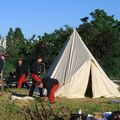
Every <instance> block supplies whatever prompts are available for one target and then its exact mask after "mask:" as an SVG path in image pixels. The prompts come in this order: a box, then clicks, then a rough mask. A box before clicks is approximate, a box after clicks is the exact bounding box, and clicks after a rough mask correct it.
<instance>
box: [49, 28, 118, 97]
mask: <svg viewBox="0 0 120 120" xmlns="http://www.w3.org/2000/svg"><path fill="white" fill-rule="evenodd" d="M48 75H49V76H50V77H51V78H56V79H58V80H59V81H60V83H61V86H60V88H59V89H58V91H57V92H56V96H59V97H67V98H84V97H85V96H90V97H93V98H97V97H120V93H119V91H118V89H117V88H118V86H117V85H116V84H115V83H113V82H112V81H111V80H110V79H109V78H108V77H107V75H106V74H105V72H104V71H103V70H102V68H101V67H100V65H99V64H98V62H97V61H96V60H95V58H94V57H93V56H92V54H91V53H90V51H89V50H88V48H87V47H86V45H85V44H84V42H83V41H82V39H81V37H80V36H79V34H78V33H77V31H76V30H74V31H73V33H72V35H71V36H70V39H69V41H68V42H67V43H66V44H65V45H64V47H63V49H62V51H61V53H60V54H59V55H58V57H57V59H56V60H55V62H54V63H53V65H52V66H51V68H50V69H49V71H48Z"/></svg>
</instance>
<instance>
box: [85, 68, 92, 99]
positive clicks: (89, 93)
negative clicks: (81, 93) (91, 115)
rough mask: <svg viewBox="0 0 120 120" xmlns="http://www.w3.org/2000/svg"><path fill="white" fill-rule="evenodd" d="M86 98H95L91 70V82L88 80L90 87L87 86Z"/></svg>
mask: <svg viewBox="0 0 120 120" xmlns="http://www.w3.org/2000/svg"><path fill="white" fill-rule="evenodd" d="M85 96H86V97H90V98H92V97H93V91H92V74H91V69H90V74H89V80H88V85H87V89H86V92H85Z"/></svg>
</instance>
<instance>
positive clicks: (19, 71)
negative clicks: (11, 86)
mask: <svg viewBox="0 0 120 120" xmlns="http://www.w3.org/2000/svg"><path fill="white" fill-rule="evenodd" d="M27 75H28V71H27V67H26V66H25V65H24V64H23V60H22V58H19V59H18V65H17V68H16V77H17V80H18V85H17V88H21V87H22V84H24V85H26V87H27V88H28V89H29V88H30V87H29V85H28V83H27V80H26V77H27Z"/></svg>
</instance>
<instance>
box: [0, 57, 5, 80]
mask: <svg viewBox="0 0 120 120" xmlns="http://www.w3.org/2000/svg"><path fill="white" fill-rule="evenodd" d="M3 64H4V63H3V61H2V60H1V59H0V77H1V78H2V77H3Z"/></svg>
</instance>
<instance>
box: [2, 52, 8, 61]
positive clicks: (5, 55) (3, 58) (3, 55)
mask: <svg viewBox="0 0 120 120" xmlns="http://www.w3.org/2000/svg"><path fill="white" fill-rule="evenodd" d="M6 57H7V54H6V53H5V52H3V53H2V56H1V58H2V60H5V59H6Z"/></svg>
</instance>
